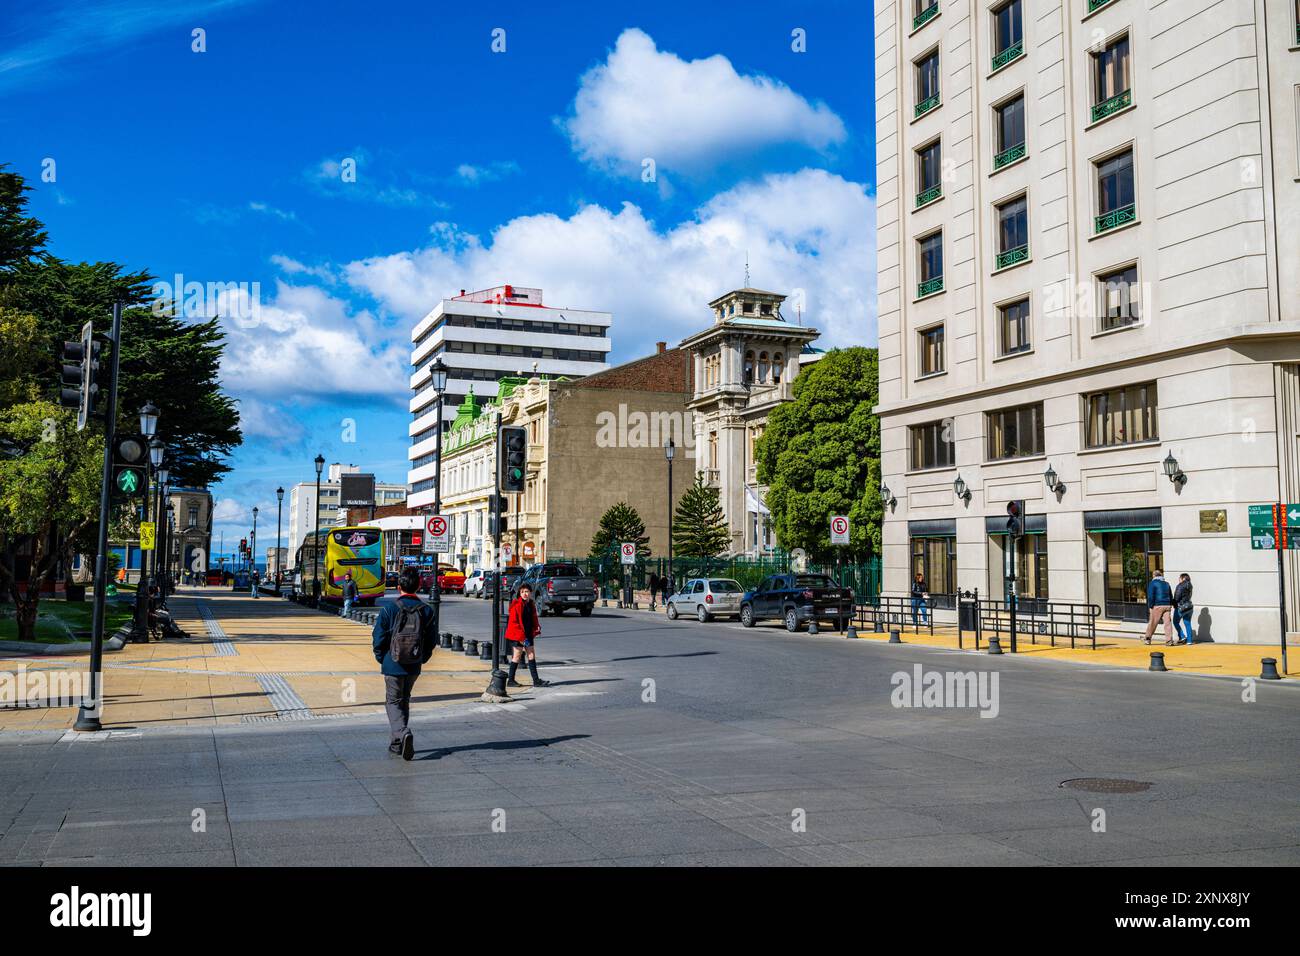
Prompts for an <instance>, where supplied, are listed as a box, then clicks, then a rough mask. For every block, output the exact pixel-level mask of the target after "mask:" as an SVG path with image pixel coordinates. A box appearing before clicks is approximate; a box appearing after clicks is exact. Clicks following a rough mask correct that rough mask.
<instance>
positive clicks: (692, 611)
mask: <svg viewBox="0 0 1300 956" xmlns="http://www.w3.org/2000/svg"><path fill="white" fill-rule="evenodd" d="M744 594H745V589H744V588H742V587H741V586H740V583H739V582H738V581H733V580H731V578H692V579H691V580H689V581H687V582H686V583H685V584H684V585H683V586H682V589H681V590H680V591H678V592H677V593H676V594H674V595H673V596H672V597H670V598H669V599H668V606H667V612H668V619H669V620H670V621H675V620H677V618H678V617H679V616H680V615H683V614H689V615H692V616H694V617H695V619H696V620H697V621H700V622H701V623H702V622H704V621H709V620H712V619H713V618H715V617H733V616H736V615H739V614H740V599H741V598H742V597H743V596H744Z"/></svg>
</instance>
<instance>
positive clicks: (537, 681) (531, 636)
mask: <svg viewBox="0 0 1300 956" xmlns="http://www.w3.org/2000/svg"><path fill="white" fill-rule="evenodd" d="M541 633H542V626H541V624H540V623H539V622H538V620H537V605H536V604H534V603H533V589H532V588H531V587H529V586H528V585H527V584H521V585H520V586H519V594H518V596H517V597H516V598H515V599H514V600H513V601H511V602H510V613H509V615H508V616H507V618H506V640H507V641H514V642H515V649H514V653H513V655H512V656H511V658H510V677H509V679H508V680H507V681H506V686H507V687H519V686H522V685H520V684H519V682H518V681H516V680H515V671H516V670H517V669H518V667H519V662H520V661H521V660H522V659H523V656H524V651H527V652H528V673H529V674H531V675H532V676H533V686H534V687H546V686H548V685H549V684H550V683H551V682H550V681H548V680H542V679H541V678H540V677H538V676H537V649H536V648H535V647H534V645H533V642H534V641H535V640H536V638H537V636H538V635H539V634H541Z"/></svg>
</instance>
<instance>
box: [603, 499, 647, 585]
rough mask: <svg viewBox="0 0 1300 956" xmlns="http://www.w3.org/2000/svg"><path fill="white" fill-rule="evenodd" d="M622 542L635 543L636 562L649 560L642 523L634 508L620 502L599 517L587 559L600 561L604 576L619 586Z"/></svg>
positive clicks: (621, 574)
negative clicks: (602, 563) (620, 546)
mask: <svg viewBox="0 0 1300 956" xmlns="http://www.w3.org/2000/svg"><path fill="white" fill-rule="evenodd" d="M624 541H635V542H636V553H637V559H638V560H645V559H646V558H648V557H650V537H649V535H647V534H646V532H645V522H644V521H643V520H642V519H641V515H640V514H639V513H638V512H637V510H636V509H635V508H633V507H632V506H631V505H630V504H628V503H627V502H626V501H620V502H619V503H618V504H616V505H614V506H612V507H611V508H610V509H609V510H608V511H606V512H605V513H604V514H603V515H601V516H600V524H599V526H598V527H597V528H596V533H595V535H593V536H592V539H591V556H592V557H593V558H596V559H599V560H602V561H603V562H604V565H605V568H606V573H607V575H608V576H609V577H610V578H612V579H613V580H616V581H618V582H620V583H621V582H622V580H623V564H622V558H621V556H620V554H619V545H620V544H622V543H623V542H624Z"/></svg>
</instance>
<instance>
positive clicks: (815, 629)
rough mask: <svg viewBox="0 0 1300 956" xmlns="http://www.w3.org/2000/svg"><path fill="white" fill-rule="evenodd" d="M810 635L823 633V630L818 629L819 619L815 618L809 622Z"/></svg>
mask: <svg viewBox="0 0 1300 956" xmlns="http://www.w3.org/2000/svg"><path fill="white" fill-rule="evenodd" d="M808 633H809V634H820V633H821V630H820V629H819V628H818V627H817V618H813V619H812V620H811V621H809V622H808Z"/></svg>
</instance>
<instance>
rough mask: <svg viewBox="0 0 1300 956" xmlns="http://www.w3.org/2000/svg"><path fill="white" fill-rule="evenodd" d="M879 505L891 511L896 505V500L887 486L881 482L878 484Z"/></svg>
mask: <svg viewBox="0 0 1300 956" xmlns="http://www.w3.org/2000/svg"><path fill="white" fill-rule="evenodd" d="M880 503H881V504H883V505H884V506H885V507H886V508H888V509H890V510H891V511H892V510H893V509H894V505H895V504H897V503H898V499H897V498H895V497H894V496H893V494H892V493H891V492H890V490H889V485H887V484H885V483H884V482H883V481H882V482H881V483H880Z"/></svg>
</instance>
